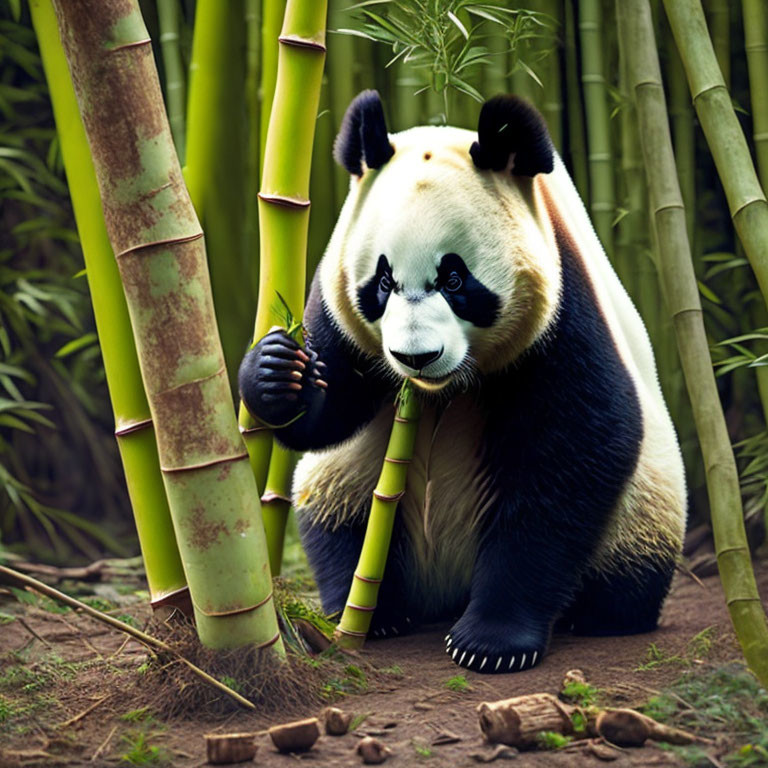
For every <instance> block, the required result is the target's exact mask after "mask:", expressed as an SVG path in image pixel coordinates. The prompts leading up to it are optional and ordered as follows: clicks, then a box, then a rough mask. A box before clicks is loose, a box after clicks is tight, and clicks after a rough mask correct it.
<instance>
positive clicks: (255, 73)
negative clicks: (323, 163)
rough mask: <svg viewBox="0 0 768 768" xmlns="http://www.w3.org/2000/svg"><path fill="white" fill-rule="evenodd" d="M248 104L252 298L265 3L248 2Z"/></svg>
mask: <svg viewBox="0 0 768 768" xmlns="http://www.w3.org/2000/svg"><path fill="white" fill-rule="evenodd" d="M245 27H246V54H245V66H246V75H245V104H246V110H247V116H248V141H247V142H246V151H247V158H246V162H247V168H248V172H247V177H246V180H245V195H246V203H245V253H246V255H247V258H248V276H249V277H250V281H251V283H250V285H251V295H252V296H256V295H257V294H258V292H259V216H258V210H259V182H260V179H261V98H260V89H261V0H245Z"/></svg>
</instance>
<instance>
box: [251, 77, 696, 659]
mask: <svg viewBox="0 0 768 768" xmlns="http://www.w3.org/2000/svg"><path fill="white" fill-rule="evenodd" d="M335 154H336V157H337V160H338V161H339V162H340V163H341V164H342V165H344V166H345V167H346V168H347V169H348V170H349V172H350V174H351V183H350V192H349V196H348V198H347V201H346V203H345V205H344V208H343V210H342V213H341V215H340V218H339V221H338V223H337V226H336V229H335V231H334V234H333V236H332V238H331V242H330V244H329V246H328V250H327V251H326V254H325V256H324V259H323V262H322V264H321V266H320V268H319V270H318V273H317V275H316V277H315V280H314V283H313V286H312V290H311V294H310V298H309V301H308V305H307V309H306V313H305V317H304V323H305V327H306V329H307V339H306V349H305V350H304V351H302V350H300V349H299V348H298V345H296V344H295V343H294V342H293V341H291V340H290V339H289V338H288V337H287V336H286V335H285V333H283V332H282V331H273V332H272V333H270V334H269V335H268V336H266V337H265V338H264V339H263V340H262V341H261V342H260V343H259V344H258V345H257V346H256V347H255V348H254V349H253V350H252V351H250V352H249V353H248V354H247V356H246V358H245V359H244V361H243V364H242V367H241V370H240V388H241V393H242V396H243V399H244V401H245V403H246V405H247V407H248V408H249V409H250V410H251V411H252V412H253V413H255V414H256V415H258V416H259V417H260V418H261V419H263V420H264V421H266V422H268V423H270V424H272V425H275V426H280V425H285V426H283V427H282V428H280V429H278V432H277V435H278V437H279V439H280V440H281V441H282V442H284V443H285V444H286V445H288V446H290V447H291V448H295V449H297V450H300V451H308V453H306V454H305V455H304V457H303V458H302V460H301V462H300V464H299V466H298V468H297V471H296V475H295V478H294V504H295V506H296V509H297V512H298V515H299V522H300V530H301V535H302V539H303V543H304V546H305V548H306V551H307V554H308V557H309V561H310V564H311V566H312V568H313V571H314V574H315V577H316V579H317V583H318V587H319V589H320V595H321V598H322V602H323V606H324V608H325V610H326V611H327V612H329V613H336V612H339V611H341V610H342V609H343V607H344V603H345V601H346V598H347V593H348V591H349V586H350V583H351V579H352V573H353V571H354V568H355V566H356V564H357V560H358V555H359V552H360V547H361V544H362V539H363V534H364V531H365V525H366V516H367V511H368V509H369V505H370V499H371V493H372V490H373V488H374V485H375V483H376V478H377V476H378V473H379V471H380V469H381V465H382V459H383V456H384V451H385V448H386V443H387V439H388V435H389V431H390V428H391V425H392V416H393V401H394V395H395V392H396V391H397V389H398V386H399V382H400V381H401V380H402V377H404V376H409V377H412V378H414V380H415V382H416V384H417V385H418V387H419V389H420V391H422V392H423V404H422V405H423V415H422V419H421V421H420V425H419V433H418V438H417V441H416V448H415V455H414V460H413V462H412V464H411V467H410V469H409V475H408V482H407V489H406V494H405V496H404V497H403V499H402V501H401V502H400V505H399V509H398V517H397V520H396V522H395V532H394V536H393V540H392V545H391V548H390V555H389V560H388V563H387V571H386V574H385V577H384V582H383V584H382V587H381V591H380V595H379V603H378V606H377V608H376V611H375V614H374V617H373V625H372V630H373V634H374V635H376V636H387V635H390V634H400V633H403V632H406V631H410V630H412V629H414V628H415V627H416V626H418V625H419V624H421V623H423V622H432V621H441V620H455V623H454V624H453V627H452V628H451V630H450V632H449V634H448V636H447V637H446V650H447V652H448V653H449V654H450V657H451V658H452V659H453V660H454V661H455V662H456V663H458V664H459V665H461V666H463V667H467V668H469V669H472V670H476V671H480V672H510V671H519V670H522V669H527V668H529V667H532V666H534V665H535V664H537V663H538V662H539V661H540V660H541V659H542V657H543V655H544V653H545V651H546V648H547V644H548V642H549V637H550V634H551V632H552V629H553V626H554V624H555V622H556V621H558V620H559V621H560V626H563V627H565V628H566V629H572V630H573V631H574V632H575V633H577V634H601V635H611V634H628V633H635V632H645V631H649V630H652V629H654V628H655V627H656V624H657V621H658V616H659V611H660V607H661V604H662V602H663V600H664V597H665V596H666V593H667V591H668V588H669V583H670V579H671V576H672V572H673V569H674V564H675V559H676V557H677V555H678V553H679V551H680V547H681V542H682V536H683V531H684V527H685V484H684V478H683V468H682V462H681V458H680V452H679V448H678V444H677V439H676V437H675V433H674V430H673V427H672V424H671V422H670V419H669V415H668V413H667V409H666V407H665V405H664V402H663V399H662V396H661V392H660V389H659V385H658V381H657V377H656V370H655V364H654V361H653V354H652V351H651V348H650V344H649V341H648V337H647V334H646V332H645V329H644V327H643V324H642V321H641V320H640V317H639V316H638V314H637V312H636V310H635V308H634V307H633V306H632V303H631V301H630V300H629V298H628V297H627V294H626V292H625V291H624V289H623V287H622V286H621V284H620V283H619V281H618V279H617V277H616V275H615V273H614V272H613V270H612V268H611V266H610V264H609V262H608V260H607V258H606V256H605V254H604V252H603V250H602V248H601V246H600V243H599V241H598V240H597V237H596V236H595V233H594V230H593V229H592V227H591V224H590V222H589V219H588V216H587V214H586V211H585V209H584V206H583V203H582V202H581V200H580V199H579V197H578V194H577V193H576V190H575V189H574V187H573V184H572V182H571V180H570V178H569V176H568V174H567V172H566V170H565V168H564V167H563V164H562V162H561V160H560V158H559V157H558V156H557V154H556V153H555V152H554V150H553V149H552V146H551V142H550V140H549V137H548V134H547V131H546V128H545V126H544V123H543V120H542V119H541V117H540V116H539V115H538V113H537V112H536V111H535V110H534V109H533V108H531V107H530V106H529V105H527V104H526V103H525V102H523V101H521V100H519V99H516V98H514V97H499V98H496V99H493V100H491V101H490V102H487V103H486V104H485V105H484V107H483V109H482V112H481V116H480V122H479V130H478V133H477V134H472V133H470V132H469V131H464V130H459V129H454V128H435V127H429V128H414V129H411V130H409V131H405V132H403V133H399V134H395V135H392V136H388V135H387V133H386V128H385V126H384V117H383V110H382V109H381V104H380V102H379V99H378V95H377V94H375V93H374V92H370V91H369V92H365V93H363V94H361V95H360V96H359V97H358V98H357V99H356V100H355V101H354V102H353V103H352V105H351V106H350V108H349V111H348V113H347V117H346V118H345V121H344V125H343V126H342V130H341V133H340V135H339V138H338V139H337V144H336V149H335ZM300 414H302V415H300Z"/></svg>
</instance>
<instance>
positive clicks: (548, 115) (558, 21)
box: [539, 0, 563, 152]
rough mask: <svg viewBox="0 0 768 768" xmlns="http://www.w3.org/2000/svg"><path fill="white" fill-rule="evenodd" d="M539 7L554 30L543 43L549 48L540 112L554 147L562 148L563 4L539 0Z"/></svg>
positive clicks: (554, 0)
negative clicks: (550, 36) (549, 37)
mask: <svg viewBox="0 0 768 768" xmlns="http://www.w3.org/2000/svg"><path fill="white" fill-rule="evenodd" d="M539 7H540V9H541V11H542V13H546V14H547V15H548V16H549V17H551V19H552V23H553V24H554V31H553V37H552V39H547V40H546V41H545V44H546V46H547V47H550V46H551V50H550V51H549V53H548V54H547V56H546V58H545V59H544V60H543V61H542V64H541V82H542V83H543V85H544V92H543V94H542V100H541V113H542V115H544V119H545V120H546V121H547V128H549V136H550V138H551V139H552V143H553V144H554V145H555V149H556V150H557V151H558V152H562V149H563V92H562V82H561V76H560V54H561V51H562V47H563V46H562V33H563V4H562V2H561V0H540V2H539Z"/></svg>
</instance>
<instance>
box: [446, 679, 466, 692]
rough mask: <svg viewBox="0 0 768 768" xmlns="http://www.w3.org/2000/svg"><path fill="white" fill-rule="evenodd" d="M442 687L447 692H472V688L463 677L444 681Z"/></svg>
mask: <svg viewBox="0 0 768 768" xmlns="http://www.w3.org/2000/svg"><path fill="white" fill-rule="evenodd" d="M444 685H445V687H446V688H447V689H448V690H449V691H455V692H456V693H463V692H464V691H470V690H472V686H471V685H470V684H469V683H468V682H467V678H466V677H464V675H456V676H455V677H451V678H450V679H448V680H446V681H445V683H444Z"/></svg>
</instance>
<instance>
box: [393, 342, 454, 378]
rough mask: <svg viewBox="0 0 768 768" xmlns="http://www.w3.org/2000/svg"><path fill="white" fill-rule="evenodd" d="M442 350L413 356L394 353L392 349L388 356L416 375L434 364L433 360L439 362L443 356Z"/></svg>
mask: <svg viewBox="0 0 768 768" xmlns="http://www.w3.org/2000/svg"><path fill="white" fill-rule="evenodd" d="M443 349H444V348H443ZM443 349H439V350H437V351H434V352H419V353H417V354H415V355H414V354H406V353H405V352H395V350H394V349H390V350H389V354H390V355H392V357H394V358H395V360H398V361H399V362H401V363H402V364H403V365H405V366H407V367H408V368H411V369H412V370H414V371H416V372H417V373H418V372H420V371H422V370H424V368H426V367H427V366H428V365H429V364H430V363H434V362H435V360H439V359H440V357H441V356H442V354H443Z"/></svg>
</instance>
